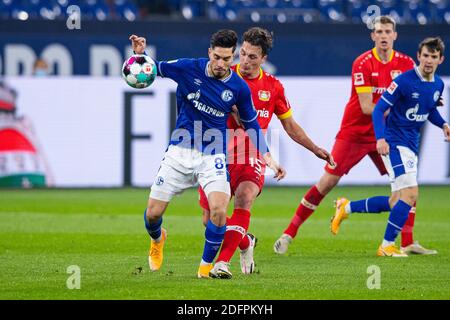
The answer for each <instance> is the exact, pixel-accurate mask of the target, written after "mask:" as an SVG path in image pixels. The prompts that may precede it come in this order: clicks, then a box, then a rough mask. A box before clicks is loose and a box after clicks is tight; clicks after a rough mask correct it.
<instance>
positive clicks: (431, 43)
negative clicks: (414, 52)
mask: <svg viewBox="0 0 450 320" xmlns="http://www.w3.org/2000/svg"><path fill="white" fill-rule="evenodd" d="M423 47H427V48H428V50H430V51H431V52H436V51H437V52H439V57H442V56H443V55H444V50H445V44H444V41H442V39H441V38H440V37H429V38H426V39H424V40H423V41H422V42H421V43H419V54H421V53H422V48H423Z"/></svg>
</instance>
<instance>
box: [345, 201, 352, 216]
mask: <svg viewBox="0 0 450 320" xmlns="http://www.w3.org/2000/svg"><path fill="white" fill-rule="evenodd" d="M350 203H351V201H349V202H348V203H347V204H346V205H345V208H344V209H345V213H348V214H350V213H352V207H350Z"/></svg>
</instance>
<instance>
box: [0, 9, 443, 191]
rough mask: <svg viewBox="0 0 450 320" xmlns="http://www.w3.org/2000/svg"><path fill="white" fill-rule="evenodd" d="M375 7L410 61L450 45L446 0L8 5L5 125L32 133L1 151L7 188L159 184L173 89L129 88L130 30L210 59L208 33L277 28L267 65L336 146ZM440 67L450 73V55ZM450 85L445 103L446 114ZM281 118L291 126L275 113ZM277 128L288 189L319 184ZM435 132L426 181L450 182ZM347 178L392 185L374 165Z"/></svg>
mask: <svg viewBox="0 0 450 320" xmlns="http://www.w3.org/2000/svg"><path fill="white" fill-rule="evenodd" d="M376 14H389V15H391V16H392V17H394V18H395V19H396V21H397V22H398V33H399V37H398V40H397V41H396V43H395V49H397V50H399V51H401V52H404V53H406V54H409V55H411V56H413V57H415V53H416V48H417V44H418V43H419V42H420V41H421V40H422V39H423V38H425V37H427V36H435V35H439V36H441V37H442V38H443V40H444V41H445V42H446V43H447V44H448V45H449V44H450V1H447V0H420V1H418V0H412V1H403V0H380V1H363V0H320V1H311V0H214V1H212V0H210V1H199V0H165V1H164V0H153V1H145V0H84V1H82V0H73V1H68V0H30V1H22V0H0V76H1V78H2V82H3V85H2V89H1V90H2V91H1V92H2V93H1V95H0V99H2V101H3V102H2V103H1V104H0V105H3V107H2V108H1V109H0V110H3V111H1V113H3V114H5V113H8V114H9V116H10V119H9V120H7V121H6V120H3V128H6V127H7V126H8V125H9V126H10V125H11V122H15V123H16V124H17V121H18V120H20V126H21V129H20V130H22V131H24V130H27V133H26V134H24V135H23V137H22V140H20V139H19V140H20V141H21V142H17V143H16V144H15V145H13V144H11V143H10V145H4V146H3V147H1V146H0V148H2V150H3V152H4V153H3V159H6V160H3V165H1V166H0V175H1V177H2V178H0V179H3V180H0V184H2V182H1V181H3V183H4V184H5V185H11V184H12V185H15V186H20V185H23V186H33V185H39V184H42V183H44V184H49V185H52V186H58V187H120V186H149V185H150V184H151V183H152V180H153V174H154V173H155V172H156V170H157V168H158V166H159V161H160V156H161V155H162V154H163V152H164V149H165V147H166V143H167V140H168V137H169V132H170V130H171V128H172V127H173V125H174V120H175V113H176V112H175V108H176V106H175V102H174V101H175V99H174V90H175V84H174V83H173V82H172V81H170V80H167V79H157V81H156V82H155V83H154V84H153V85H152V86H151V87H150V88H148V89H145V90H136V89H132V88H130V87H127V85H126V84H125V82H124V81H122V80H121V78H120V76H121V65H122V62H123V61H124V59H125V58H126V57H127V56H129V55H130V54H131V47H130V43H129V41H128V36H129V35H130V34H139V35H142V36H145V37H147V39H148V41H147V43H148V48H147V52H148V53H149V54H150V55H151V56H152V57H154V58H157V59H159V60H164V59H173V58H178V57H200V56H206V53H207V47H208V45H209V37H210V35H211V34H212V33H213V32H215V31H217V30H218V29H220V28H232V29H235V30H236V31H237V32H238V33H239V34H242V32H243V31H245V30H246V29H248V28H249V27H251V26H255V25H258V26H262V27H265V28H267V29H269V30H270V31H272V32H273V33H274V36H275V42H274V49H273V50H272V52H271V53H270V55H269V59H268V62H267V63H266V64H265V65H264V68H265V69H266V70H267V71H269V72H272V73H274V74H276V75H277V76H278V77H280V78H281V79H282V81H283V83H284V85H285V89H286V92H287V96H288V97H289V99H290V101H291V104H292V105H293V108H294V114H295V117H296V119H297V120H298V121H299V123H300V124H302V125H303V127H304V128H305V129H306V131H307V132H308V133H309V134H310V136H311V137H312V138H313V139H314V140H315V141H316V142H317V143H318V144H320V145H322V146H324V147H326V148H328V149H330V148H331V146H332V143H333V141H334V136H335V134H336V132H337V131H338V129H339V125H340V119H341V117H342V113H343V109H344V107H345V104H346V102H347V99H348V97H349V93H350V79H349V76H350V71H351V63H352V61H353V60H354V59H355V58H356V57H357V56H358V55H359V54H361V53H362V52H364V51H366V50H369V49H371V48H372V46H373V43H372V41H371V40H370V30H369V29H368V27H367V25H366V23H367V22H368V21H369V20H370V18H373V17H374V15H376ZM439 74H440V75H442V76H444V78H445V77H446V76H450V63H449V60H448V59H447V60H446V61H444V63H443V65H442V66H441V67H440V69H439ZM41 75H45V76H44V77H42V76H41ZM447 83H449V81H447ZM449 92H450V91H449V87H447V88H446V90H445V95H444V97H445V98H446V101H447V105H446V106H445V107H444V108H442V109H441V111H442V113H443V115H444V116H445V117H447V118H448V117H449V115H448V114H449V112H448V109H449V108H448V101H449V99H448V96H449ZM80 93H82V94H80ZM324 93H326V94H324ZM12 113H13V114H14V119H12V118H11V114H12ZM2 119H5V117H3V118H2ZM8 121H9V122H8ZM318 124H320V125H318ZM5 126H6V127H5ZM271 127H272V129H280V126H279V123H278V121H276V120H275V121H273V122H272V126H271ZM0 128H1V127H0ZM323 128H327V129H326V130H323ZM3 131H4V130H3ZM273 132H274V137H273V141H274V143H275V144H276V146H275V147H274V149H276V150H277V154H278V156H279V159H280V161H281V162H282V163H284V164H285V165H286V166H287V169H288V172H290V174H289V175H288V178H287V179H286V181H284V182H283V184H284V185H305V184H310V183H314V182H315V180H316V179H317V177H318V176H319V175H320V172H321V171H322V163H321V162H320V161H317V160H316V159H315V157H314V156H312V155H311V154H310V153H308V152H306V151H305V150H302V149H300V148H298V147H297V146H296V145H295V144H294V143H292V142H291V141H290V140H289V138H287V136H286V135H285V134H283V133H282V132H278V133H277V131H273ZM8 134H9V135H4V132H3V135H2V134H1V132H0V141H1V140H3V141H6V140H7V139H8V140H9V141H11V140H12V139H17V137H15V138H12V136H11V132H9V133H8ZM2 137H3V139H1V138H2ZM424 140H425V141H424V144H423V152H422V153H421V169H420V170H421V172H420V178H419V179H420V180H421V182H422V183H433V184H447V183H448V182H449V175H450V155H449V153H450V152H449V147H448V146H447V145H446V144H445V143H444V142H443V141H442V140H443V139H442V137H441V132H440V131H439V130H436V129H434V128H433V129H430V130H428V128H426V130H425V138H424ZM24 145H25V147H24ZM5 150H6V151H8V150H9V152H7V153H5ZM15 159H16V160H15ZM17 159H20V160H17ZM299 159H300V161H299ZM30 172H32V173H33V174H34V175H30V174H28V176H27V175H26V174H27V173H30ZM23 174H25V176H24V175H23ZM12 176H13V177H12ZM5 179H6V180H5ZM44 180H45V182H44ZM267 182H268V184H271V183H273V181H272V180H271V179H270V178H269V179H268V181H267ZM342 182H343V183H346V184H385V183H386V180H385V178H384V177H379V176H378V175H377V172H376V170H375V169H374V168H373V166H372V164H371V163H370V162H369V161H367V160H364V161H363V162H362V165H361V166H358V167H357V168H355V170H354V171H352V173H351V174H350V175H349V176H347V177H345V178H344V179H343V181H342Z"/></svg>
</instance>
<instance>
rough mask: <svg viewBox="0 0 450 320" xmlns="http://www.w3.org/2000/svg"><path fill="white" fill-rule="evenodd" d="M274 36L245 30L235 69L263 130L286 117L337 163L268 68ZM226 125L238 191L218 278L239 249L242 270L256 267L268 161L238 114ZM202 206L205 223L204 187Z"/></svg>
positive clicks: (289, 127)
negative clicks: (257, 212) (256, 219)
mask: <svg viewBox="0 0 450 320" xmlns="http://www.w3.org/2000/svg"><path fill="white" fill-rule="evenodd" d="M272 42H273V39H272V35H271V34H270V32H269V31H267V30H265V29H261V28H257V27H255V28H251V29H249V30H247V31H246V32H245V33H244V35H243V44H242V47H241V48H240V51H239V62H240V63H239V64H237V65H235V66H233V67H232V69H233V70H234V71H235V72H236V73H237V74H238V75H239V76H240V77H241V78H242V79H244V80H245V82H246V83H247V84H248V86H249V88H250V91H251V93H252V98H253V102H254V104H255V107H256V110H257V113H258V122H259V125H260V126H261V128H262V129H263V130H267V127H268V125H269V122H270V120H271V119H272V116H273V114H275V115H276V116H277V117H278V119H279V120H280V121H281V123H282V125H283V128H284V130H286V132H287V134H288V135H289V136H290V137H291V138H292V140H294V141H295V142H297V143H298V144H300V145H301V146H303V147H305V148H306V149H308V150H310V151H311V152H313V153H314V154H315V155H316V156H317V157H318V158H320V159H324V160H326V161H327V162H329V163H330V164H331V165H334V163H333V160H332V158H331V156H330V154H329V153H328V152H327V151H325V150H324V149H322V148H320V147H318V146H316V145H315V144H314V142H313V141H311V139H310V138H309V137H308V136H307V134H306V133H305V131H304V130H303V129H302V128H301V127H300V126H299V124H298V123H297V122H296V121H295V119H294V117H293V116H292V109H291V107H290V105H289V102H288V100H287V98H286V96H285V94H284V88H283V85H282V84H281V82H280V81H279V80H278V79H277V78H275V77H274V76H273V75H271V74H269V73H267V72H264V71H263V70H262V68H261V65H262V64H263V63H264V62H265V61H266V59H267V55H268V53H269V51H270V50H271V49H272ZM227 127H228V128H229V129H232V130H233V131H232V132H235V133H236V135H234V136H233V139H232V140H231V141H230V143H229V146H228V171H229V174H230V186H231V193H232V194H233V195H234V210H233V214H232V216H231V218H229V219H228V220H227V227H226V232H225V237H224V241H223V244H222V248H221V250H220V253H219V256H218V258H217V260H216V263H215V265H214V268H213V269H212V270H211V272H210V275H211V276H212V277H215V278H225V279H229V278H231V277H232V273H231V271H230V265H229V262H230V260H231V258H232V256H233V254H234V253H235V251H236V250H237V248H238V246H239V248H240V264H241V271H242V272H243V273H244V274H249V273H252V272H253V271H254V260H253V249H254V247H255V244H256V238H255V237H254V236H253V235H252V234H249V233H247V230H248V227H249V224H250V210H251V207H252V205H253V202H254V201H255V199H256V197H257V196H258V195H259V194H260V193H261V191H262V187H263V185H264V173H265V164H264V161H263V160H262V159H261V155H259V154H258V153H257V152H256V149H255V147H254V146H253V145H252V144H251V143H250V141H249V139H248V137H245V136H244V135H239V134H238V133H237V132H238V131H239V130H240V132H241V133H243V131H242V124H241V123H240V121H239V118H238V116H236V114H233V116H231V117H229V118H228V123H227ZM199 193H200V206H201V207H202V208H203V217H204V223H205V224H206V223H207V221H208V220H209V216H210V208H209V205H208V199H207V197H206V195H205V193H204V192H203V190H202V188H201V187H199Z"/></svg>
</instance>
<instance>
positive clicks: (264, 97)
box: [258, 90, 270, 101]
mask: <svg viewBox="0 0 450 320" xmlns="http://www.w3.org/2000/svg"><path fill="white" fill-rule="evenodd" d="M258 98H259V100H261V101H269V100H270V91H265V90H259V91H258Z"/></svg>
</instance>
